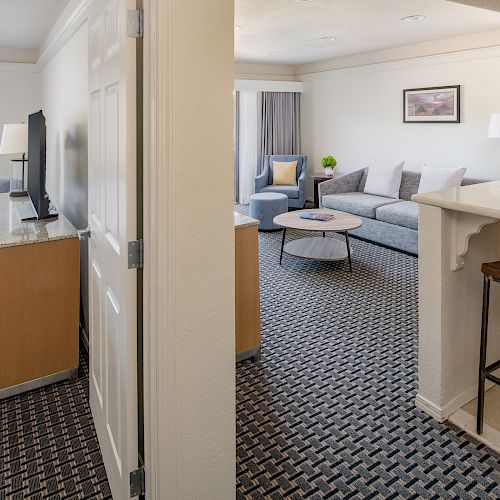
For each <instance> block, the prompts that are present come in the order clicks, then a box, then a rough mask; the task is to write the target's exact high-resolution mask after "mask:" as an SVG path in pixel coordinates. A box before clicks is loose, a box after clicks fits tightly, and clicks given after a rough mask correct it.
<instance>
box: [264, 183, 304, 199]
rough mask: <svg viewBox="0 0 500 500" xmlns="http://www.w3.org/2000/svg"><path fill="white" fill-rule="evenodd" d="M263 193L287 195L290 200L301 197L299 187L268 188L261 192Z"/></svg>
mask: <svg viewBox="0 0 500 500" xmlns="http://www.w3.org/2000/svg"><path fill="white" fill-rule="evenodd" d="M260 192H261V193H280V194H286V195H287V196H288V198H298V197H299V187H298V186H266V187H263V188H262V189H261V190H260Z"/></svg>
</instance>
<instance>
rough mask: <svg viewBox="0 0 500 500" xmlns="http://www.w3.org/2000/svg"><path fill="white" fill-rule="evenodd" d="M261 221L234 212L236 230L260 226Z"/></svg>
mask: <svg viewBox="0 0 500 500" xmlns="http://www.w3.org/2000/svg"><path fill="white" fill-rule="evenodd" d="M258 225H259V221H258V220H257V219H253V218H252V217H249V216H248V215H243V214H239V213H238V212H234V227H235V229H241V228H242V227H250V226H258Z"/></svg>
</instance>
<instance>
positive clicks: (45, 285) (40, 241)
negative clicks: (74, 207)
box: [0, 200, 80, 398]
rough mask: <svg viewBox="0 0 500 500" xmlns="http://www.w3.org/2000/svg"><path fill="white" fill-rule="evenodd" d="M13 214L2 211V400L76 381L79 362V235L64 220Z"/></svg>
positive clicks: (0, 308) (0, 356)
mask: <svg viewBox="0 0 500 500" xmlns="http://www.w3.org/2000/svg"><path fill="white" fill-rule="evenodd" d="M1 204H2V203H1V200H0V206H1ZM10 212H11V216H12V217H13V219H14V220H12V219H11V220H10V221H8V220H7V221H6V220H5V212H1V211H0V219H2V218H3V220H0V223H3V222H9V225H7V226H6V225H4V224H0V228H1V229H0V345H1V348H0V398H3V397H8V396H11V395H14V394H18V393H20V392H23V391H26V390H31V389H34V388H37V387H41V386H43V385H46V384H49V383H52V382H56V381H59V380H63V379H65V378H69V377H71V376H75V375H76V374H77V372H78V360H79V349H78V341H79V308H80V244H79V240H78V238H77V237H76V230H75V229H74V228H73V226H71V225H70V223H69V222H68V221H67V220H66V219H64V218H63V216H60V219H59V220H55V221H52V222H47V221H35V222H23V223H21V222H20V221H19V220H16V212H15V207H14V210H11V211H10ZM16 226H17V227H16ZM9 227H10V230H9V229H7V228H9ZM2 231H3V232H2ZM19 235H22V237H21V239H17V240H16V238H19Z"/></svg>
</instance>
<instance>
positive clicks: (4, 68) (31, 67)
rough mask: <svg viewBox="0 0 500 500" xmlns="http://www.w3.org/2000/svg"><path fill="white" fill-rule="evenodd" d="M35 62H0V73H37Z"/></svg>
mask: <svg viewBox="0 0 500 500" xmlns="http://www.w3.org/2000/svg"><path fill="white" fill-rule="evenodd" d="M38 71H39V70H38V66H37V65H36V64H35V63H4V62H0V73H38Z"/></svg>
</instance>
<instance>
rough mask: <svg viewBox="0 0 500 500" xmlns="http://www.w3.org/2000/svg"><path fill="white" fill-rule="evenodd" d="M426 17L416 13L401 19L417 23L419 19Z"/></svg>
mask: <svg viewBox="0 0 500 500" xmlns="http://www.w3.org/2000/svg"><path fill="white" fill-rule="evenodd" d="M424 19H425V16H422V15H420V14H417V15H414V16H406V17H403V18H402V19H401V21H405V22H407V23H415V22H418V21H423V20H424Z"/></svg>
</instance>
